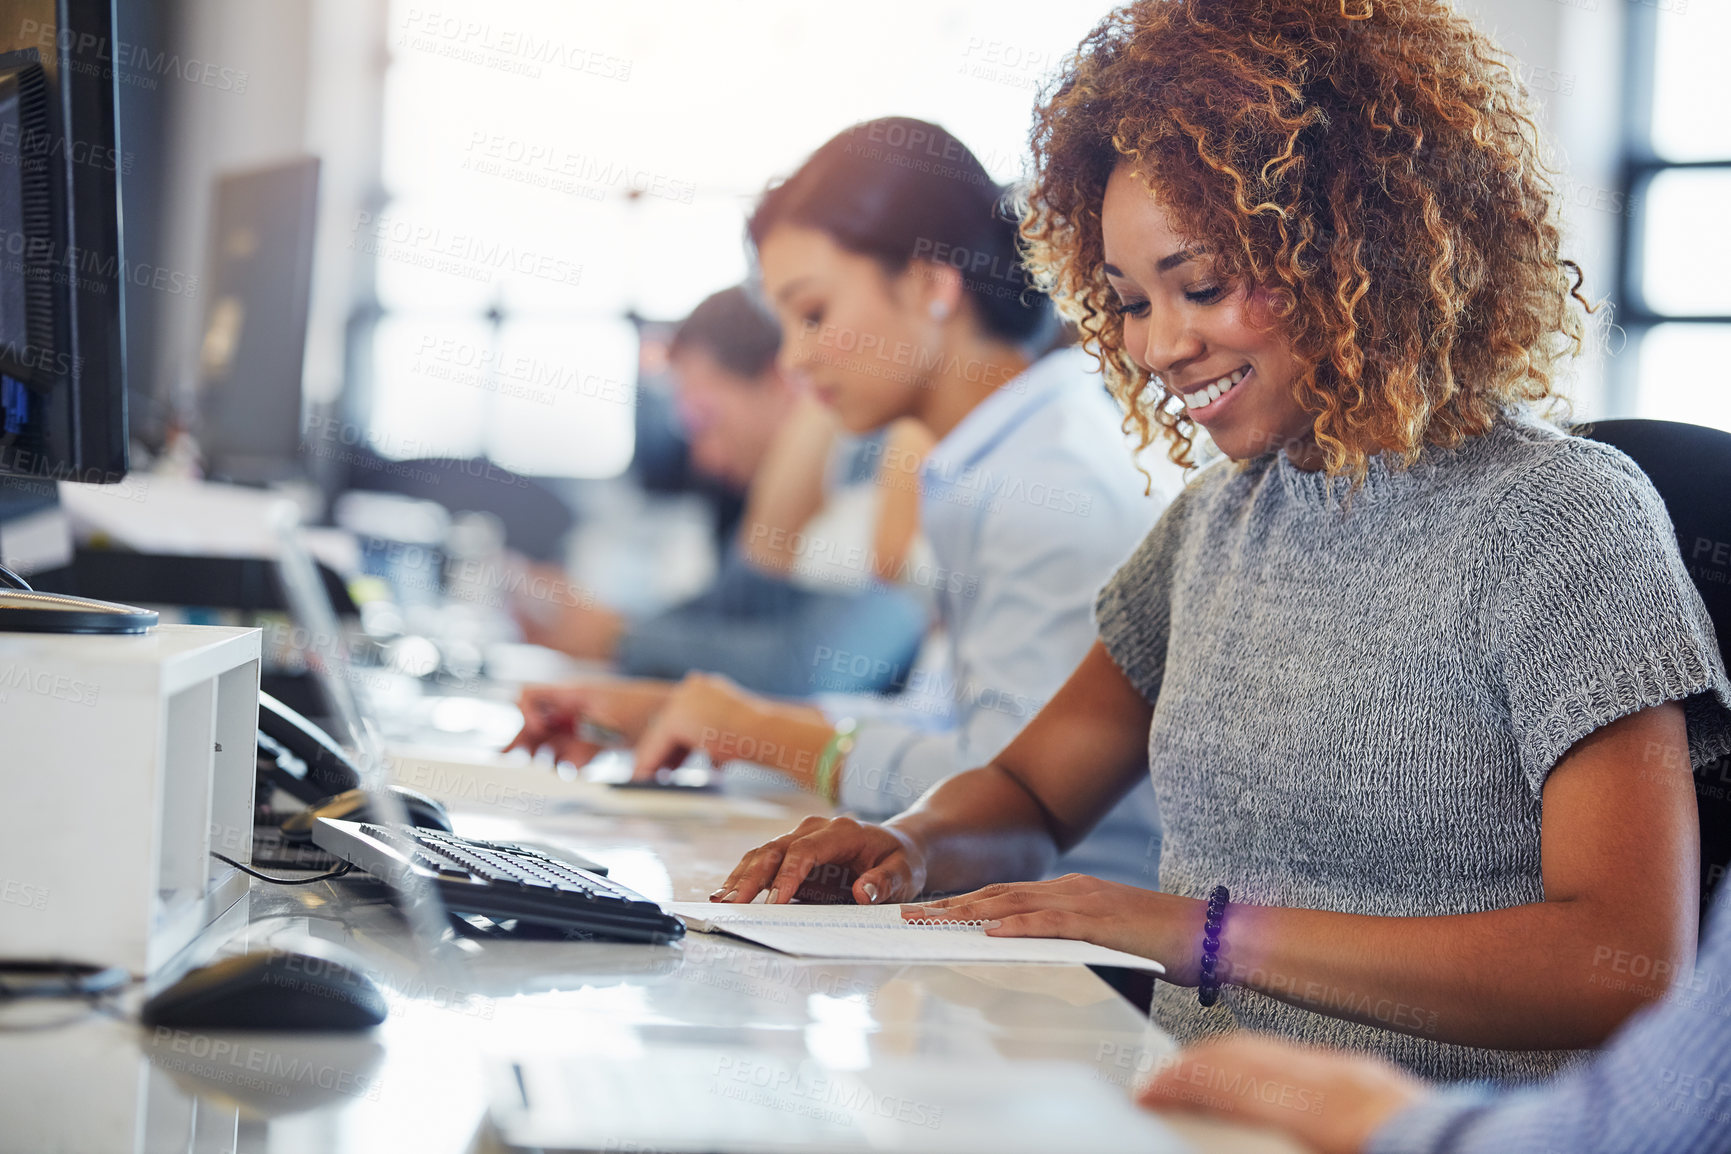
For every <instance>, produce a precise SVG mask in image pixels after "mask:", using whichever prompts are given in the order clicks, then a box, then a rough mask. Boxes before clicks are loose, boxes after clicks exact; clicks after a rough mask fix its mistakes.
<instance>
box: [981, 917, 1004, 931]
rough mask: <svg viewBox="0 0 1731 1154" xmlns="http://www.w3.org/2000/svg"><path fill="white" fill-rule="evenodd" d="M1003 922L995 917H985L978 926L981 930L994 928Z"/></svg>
mask: <svg viewBox="0 0 1731 1154" xmlns="http://www.w3.org/2000/svg"><path fill="white" fill-rule="evenodd" d="M1003 924H1004V923H1003V922H1002V921H1000V920H999V919H997V918H987V919H986V920H985V921H983V922H981V923H980V928H981V929H982V930H995V929H997V928H998V927H999V926H1001V925H1003Z"/></svg>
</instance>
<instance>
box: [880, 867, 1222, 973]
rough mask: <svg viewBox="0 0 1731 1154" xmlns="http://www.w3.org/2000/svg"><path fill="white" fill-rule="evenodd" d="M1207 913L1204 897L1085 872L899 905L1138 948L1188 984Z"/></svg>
mask: <svg viewBox="0 0 1731 1154" xmlns="http://www.w3.org/2000/svg"><path fill="white" fill-rule="evenodd" d="M1207 913H1208V903H1207V902H1199V901H1196V900H1195V899H1194V898H1181V897H1177V896H1175V895H1173V894H1166V893H1160V892H1158V891H1156V890H1145V889H1141V888H1140V887H1137V886H1127V885H1120V884H1119V883H1117V882H1108V881H1101V880H1100V879H1099V878H1095V877H1089V876H1087V875H1086V874H1065V875H1064V876H1063V877H1061V878H1053V879H1052V880H1051V881H1042V882H1007V883H1003V884H999V885H992V886H987V887H985V888H984V889H979V890H975V891H974V892H973V893H969V894H960V895H958V896H956V897H953V898H943V899H941V900H939V901H934V902H927V903H924V904H922V905H911V906H903V907H902V916H903V917H904V918H906V919H908V920H909V921H938V920H948V919H954V920H957V921H983V922H986V923H987V925H986V933H988V934H990V935H992V936H993V937H1001V938H1074V939H1077V940H1078V941H1084V942H1093V943H1094V944H1095V945H1100V946H1108V947H1110V948H1112V949H1114V950H1123V951H1124V952H1125V953H1127V954H1139V955H1141V956H1142V957H1145V958H1153V959H1154V960H1155V961H1157V962H1159V963H1160V964H1161V965H1163V966H1165V967H1166V972H1165V974H1163V975H1161V976H1162V979H1163V980H1165V981H1168V982H1173V983H1176V984H1178V985H1181V986H1193V985H1195V984H1196V973H1197V970H1198V968H1199V965H1200V961H1201V954H1202V923H1203V921H1204V919H1205V918H1206V916H1207Z"/></svg>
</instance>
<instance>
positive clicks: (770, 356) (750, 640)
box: [517, 286, 926, 695]
mask: <svg viewBox="0 0 1731 1154" xmlns="http://www.w3.org/2000/svg"><path fill="white" fill-rule="evenodd" d="M780 344H781V331H780V329H779V328H778V327H777V325H776V322H775V318H774V317H773V316H772V315H771V314H769V313H768V312H767V311H766V310H765V309H764V308H763V306H762V305H761V304H760V303H759V302H758V301H757V300H756V299H754V297H753V296H752V294H751V292H750V290H749V289H747V288H745V287H743V286H736V287H734V288H729V289H724V290H722V291H720V292H718V293H715V294H714V295H712V296H710V297H709V298H708V299H706V300H704V301H703V302H702V303H701V304H699V305H698V306H697V308H696V309H694V310H692V313H691V315H690V316H689V317H687V318H686V319H685V321H684V322H683V323H682V324H681V325H680V326H679V328H678V329H677V330H676V331H675V332H674V334H673V339H672V342H671V345H670V348H669V352H668V356H669V361H670V365H671V369H672V372H673V376H674V379H675V382H676V387H677V404H678V409H679V413H680V417H681V420H682V423H683V424H684V426H685V429H686V432H687V436H688V438H689V441H690V445H691V454H692V460H693V462H694V464H695V465H696V466H697V468H698V469H700V470H701V471H703V472H704V473H707V474H709V475H710V476H713V477H715V478H717V479H719V480H721V481H723V482H725V483H727V484H729V485H732V486H736V487H738V488H740V489H742V490H748V491H750V492H751V493H752V495H753V496H752V499H753V500H754V501H764V500H769V499H770V496H771V495H774V496H778V497H781V498H782V499H783V500H784V501H786V500H788V499H791V501H792V503H794V504H796V505H798V506H799V507H801V508H804V509H807V510H808V512H816V511H818V510H820V509H821V508H822V507H823V501H824V492H823V489H822V488H821V481H822V477H821V472H820V471H819V470H813V471H812V472H811V473H810V474H809V475H803V476H798V477H793V478H791V479H787V478H782V477H778V476H774V475H764V474H763V465H764V462H765V460H766V458H768V457H770V456H771V455H772V454H773V453H775V452H776V451H777V450H776V446H777V443H778V440H783V441H785V440H790V439H798V438H800V437H802V436H803V432H804V431H803V430H802V429H800V428H795V427H790V426H789V417H790V415H791V414H792V413H793V411H794V409H795V407H796V405H797V404H798V399H797V391H796V389H795V387H794V385H793V384H792V382H790V381H789V380H788V379H787V377H786V376H785V375H784V374H782V373H781V372H780V371H779V370H778V369H777V367H776V364H775V358H776V351H777V349H778V348H779V347H780ZM822 450H823V454H824V457H825V459H826V460H827V459H830V458H836V459H838V460H839V461H840V462H841V463H840V465H839V466H838V467H837V469H836V472H837V473H838V480H840V481H844V482H845V481H850V480H851V481H854V482H856V483H865V484H869V483H870V477H871V469H872V464H873V459H874V456H875V455H874V454H873V452H872V450H871V449H870V447H869V446H860V445H855V444H837V443H836V441H835V439H834V438H830V439H828V440H826V441H825V442H824V444H823V445H822ZM780 451H781V452H782V453H784V454H785V452H786V449H785V448H783V449H782V450H780ZM789 485H791V486H792V487H794V488H796V489H799V491H798V492H796V493H793V494H785V493H783V492H782V490H784V489H786V488H787V487H789ZM748 525H749V519H748ZM795 528H797V524H796V525H795ZM756 535H759V534H752V533H751V531H750V529H749V527H747V528H745V529H742V531H741V534H740V536H741V538H749V537H751V536H756ZM517 617H518V622H519V624H520V625H521V626H522V628H523V633H524V636H525V638H526V639H527V640H529V641H531V642H534V643H536V644H541V645H546V646H548V647H549V648H553V649H558V650H560V651H562V652H565V653H568V654H570V655H571V656H573V657H577V658H581V659H586V660H591V661H602V662H609V663H611V664H613V665H614V666H615V667H616V668H618V669H619V670H620V671H621V672H622V673H624V674H626V675H628V676H633V677H680V676H683V675H684V674H686V673H688V672H691V671H693V670H701V671H704V672H708V673H714V674H718V675H721V676H725V677H727V678H730V679H732V680H733V681H736V682H738V683H739V684H740V685H742V686H746V687H749V688H751V689H754V690H757V691H759V692H764V693H778V694H789V695H802V694H807V693H810V692H811V684H812V683H811V671H812V669H813V668H814V667H815V666H816V665H817V664H818V662H819V660H820V655H822V654H827V653H833V652H836V651H846V652H849V653H859V654H862V655H864V658H865V660H864V661H862V662H854V663H852V664H850V665H849V666H848V668H847V669H845V670H844V671H843V673H842V675H841V676H842V677H843V678H844V679H845V680H846V681H847V684H848V687H849V688H850V689H852V690H855V691H857V692H862V693H869V692H880V691H884V690H888V689H891V688H893V686H894V684H895V680H896V673H897V671H898V670H905V669H906V668H907V666H908V664H909V663H910V662H911V660H912V658H913V655H914V654H915V653H916V652H917V650H918V648H919V644H920V639H921V638H922V637H923V636H924V634H925V629H926V613H925V610H924V609H923V608H922V606H921V605H920V604H919V601H918V600H917V599H916V598H914V597H912V596H910V595H908V594H907V593H906V592H904V591H901V590H898V589H896V588H894V587H892V586H889V585H886V584H884V583H882V582H877V581H866V582H858V583H854V584H852V585H850V586H843V585H840V584H837V583H828V584H825V583H822V582H807V583H805V584H804V585H803V586H801V585H795V584H793V583H791V582H790V581H788V580H787V579H786V578H785V577H784V576H782V575H779V574H775V573H771V572H765V571H763V570H761V569H759V568H758V567H756V566H754V565H752V564H751V563H750V562H749V561H748V559H747V557H746V554H745V550H744V549H743V548H742V547H741V545H740V543H739V542H738V541H736V542H735V544H734V546H733V547H732V548H731V549H729V550H728V551H727V553H726V554H725V555H724V556H723V558H722V562H721V568H720V572H719V574H718V575H717V577H716V579H715V581H714V583H713V584H712V585H711V586H710V588H709V589H708V590H706V591H705V592H704V593H702V594H701V595H699V596H698V597H696V598H694V599H692V600H690V601H686V602H684V603H683V604H680V605H676V606H674V607H673V608H671V609H668V610H666V611H664V612H662V613H659V614H656V615H654V616H652V617H648V618H644V619H642V620H638V621H631V620H629V619H627V618H626V617H625V616H624V615H623V614H621V613H618V612H615V611H613V610H611V609H608V608H606V607H603V606H590V605H581V604H569V603H567V604H551V603H549V604H536V603H523V604H519V606H518V607H517Z"/></svg>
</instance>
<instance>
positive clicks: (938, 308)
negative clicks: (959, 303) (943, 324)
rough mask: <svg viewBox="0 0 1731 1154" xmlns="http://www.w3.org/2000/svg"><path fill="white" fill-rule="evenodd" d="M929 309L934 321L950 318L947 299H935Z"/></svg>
mask: <svg viewBox="0 0 1731 1154" xmlns="http://www.w3.org/2000/svg"><path fill="white" fill-rule="evenodd" d="M930 309H931V314H932V319H933V320H934V321H947V320H949V319H950V302H949V301H944V300H935V301H933V302H932V303H931V305H930Z"/></svg>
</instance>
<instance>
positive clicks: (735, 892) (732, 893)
mask: <svg viewBox="0 0 1731 1154" xmlns="http://www.w3.org/2000/svg"><path fill="white" fill-rule="evenodd" d="M738 896H739V891H738V890H728V891H727V893H726V894H724V895H723V896H722V899H721V900H722V901H724V902H730V901H732V900H733V899H734V898H736V897H738Z"/></svg>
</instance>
